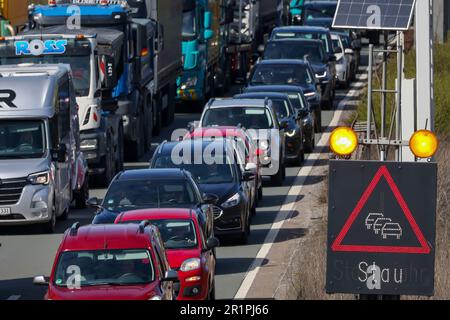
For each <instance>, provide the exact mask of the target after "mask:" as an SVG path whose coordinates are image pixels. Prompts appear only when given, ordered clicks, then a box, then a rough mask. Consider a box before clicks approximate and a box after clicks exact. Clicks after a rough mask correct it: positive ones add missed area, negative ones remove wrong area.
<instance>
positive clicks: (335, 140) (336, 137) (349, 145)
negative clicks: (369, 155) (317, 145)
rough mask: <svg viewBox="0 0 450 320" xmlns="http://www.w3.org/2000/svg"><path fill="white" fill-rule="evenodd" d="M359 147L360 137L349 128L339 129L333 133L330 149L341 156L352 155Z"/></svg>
mask: <svg viewBox="0 0 450 320" xmlns="http://www.w3.org/2000/svg"><path fill="white" fill-rule="evenodd" d="M356 147H358V136H357V135H356V133H355V131H353V129H351V128H349V127H338V128H336V129H334V130H333V132H331V135H330V148H331V151H333V153H335V154H337V155H339V156H348V155H351V154H352V153H353V152H354V151H355V150H356Z"/></svg>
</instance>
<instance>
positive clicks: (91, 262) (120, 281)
mask: <svg viewBox="0 0 450 320" xmlns="http://www.w3.org/2000/svg"><path fill="white" fill-rule="evenodd" d="M154 279H155V272H154V268H153V262H152V259H151V256H150V253H149V252H148V251H147V250H145V249H129V250H92V251H67V252H64V253H62V254H61V256H60V257H59V260H58V265H57V268H56V272H55V277H54V284H55V285H56V286H58V287H68V288H72V289H74V288H77V287H88V286H105V285H109V286H124V285H138V284H148V283H151V282H152V281H154Z"/></svg>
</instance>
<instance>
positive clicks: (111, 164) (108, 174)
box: [98, 135, 116, 187]
mask: <svg viewBox="0 0 450 320" xmlns="http://www.w3.org/2000/svg"><path fill="white" fill-rule="evenodd" d="M107 145H108V146H109V147H108V149H109V151H107V152H106V155H104V156H103V157H102V160H101V162H100V166H101V167H102V168H105V172H104V173H103V174H102V175H100V176H99V179H98V180H99V183H100V185H101V186H104V187H105V186H106V187H107V186H108V185H109V183H110V182H111V180H112V179H113V178H114V175H115V172H116V165H115V164H116V161H115V158H114V153H113V152H112V150H113V149H114V148H113V146H112V141H111V135H108V137H107Z"/></svg>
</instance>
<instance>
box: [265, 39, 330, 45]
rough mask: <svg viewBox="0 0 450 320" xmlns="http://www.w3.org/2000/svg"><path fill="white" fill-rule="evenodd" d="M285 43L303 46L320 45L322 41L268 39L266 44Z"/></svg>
mask: <svg viewBox="0 0 450 320" xmlns="http://www.w3.org/2000/svg"><path fill="white" fill-rule="evenodd" d="M276 42H285V43H303V44H309V43H310V44H322V40H319V39H305V38H277V39H270V40H269V42H268V43H267V44H270V43H276Z"/></svg>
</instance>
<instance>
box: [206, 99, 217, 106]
mask: <svg viewBox="0 0 450 320" xmlns="http://www.w3.org/2000/svg"><path fill="white" fill-rule="evenodd" d="M214 101H216V98H211V99H209V101H208V103H207V106H208V107H211V106H212V104H213V103H214Z"/></svg>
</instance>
